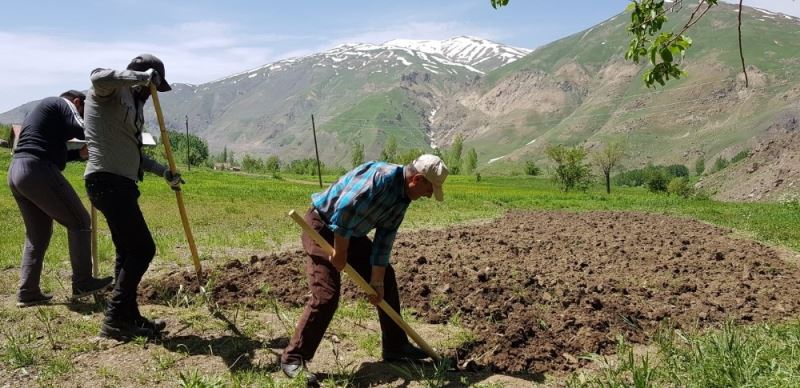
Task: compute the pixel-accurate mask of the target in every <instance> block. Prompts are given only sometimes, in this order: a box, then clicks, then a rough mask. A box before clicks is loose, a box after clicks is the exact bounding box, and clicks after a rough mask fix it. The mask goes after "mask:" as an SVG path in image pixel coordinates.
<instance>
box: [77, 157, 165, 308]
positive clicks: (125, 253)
mask: <svg viewBox="0 0 800 388" xmlns="http://www.w3.org/2000/svg"><path fill="white" fill-rule="evenodd" d="M85 183H86V192H87V194H88V195H89V200H90V201H91V202H92V204H93V205H94V206H95V207H96V208H97V210H99V211H100V212H101V213H103V215H104V216H105V218H106V221H107V222H108V228H109V229H110V230H111V239H112V240H113V241H114V247H115V248H116V253H117V257H116V261H115V263H114V291H113V293H112V295H111V300H110V301H109V303H108V309H107V310H106V318H109V319H113V320H131V319H135V318H137V317H139V316H140V314H139V308H138V305H137V302H136V296H137V289H138V288H139V282H140V281H141V280H142V276H143V275H144V273H145V272H146V271H147V268H148V267H149V266H150V262H151V261H152V260H153V256H155V253H156V245H155V243H154V242H153V236H152V235H151V234H150V230H149V229H148V228H147V223H146V222H145V220H144V216H143V215H142V211H141V209H140V208H139V202H138V199H139V194H140V193H139V188H138V187H137V186H136V182H134V181H132V180H130V179H128V178H125V177H122V176H119V175H116V174H110V173H105V172H98V173H93V174H90V175H88V176H87V177H86V181H85Z"/></svg>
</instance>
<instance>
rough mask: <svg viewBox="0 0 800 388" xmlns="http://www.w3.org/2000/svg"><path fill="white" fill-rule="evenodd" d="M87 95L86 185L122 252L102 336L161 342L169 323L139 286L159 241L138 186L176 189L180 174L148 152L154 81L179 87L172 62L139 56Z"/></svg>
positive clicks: (160, 86)
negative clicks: (150, 179)
mask: <svg viewBox="0 0 800 388" xmlns="http://www.w3.org/2000/svg"><path fill="white" fill-rule="evenodd" d="M91 81H92V87H91V89H89V93H88V95H87V98H86V108H85V109H86V141H87V145H88V148H89V161H88V163H87V164H86V171H85V173H84V180H85V185H86V192H87V193H88V194H89V199H90V200H91V201H92V204H93V205H94V206H95V207H96V208H97V209H98V210H100V212H102V213H103V215H104V216H105V218H106V221H107V222H108V228H109V229H110V230H111V238H112V240H113V241H114V247H115V248H116V261H115V266H114V278H115V282H114V291H113V292H112V294H111V299H110V300H109V302H108V308H107V309H106V314H105V315H106V316H105V319H104V320H103V324H102V327H101V328H100V336H101V337H106V338H113V339H117V340H123V341H124V340H130V339H132V338H134V337H149V338H153V337H158V336H159V335H160V333H161V331H162V330H164V328H165V327H166V322H165V321H163V320H161V319H147V318H145V317H143V316H142V315H141V313H140V312H139V307H138V304H137V301H136V294H137V290H138V287H139V282H140V281H141V280H142V276H143V275H144V273H145V272H146V271H147V268H148V267H149V265H150V261H152V259H153V256H155V252H156V247H155V243H154V242H153V237H152V235H151V234H150V230H149V229H148V227H147V223H146V222H145V220H144V216H143V215H142V211H141V209H140V208H139V203H138V198H139V188H138V186H137V182H139V181H141V180H142V179H143V173H144V171H148V172H151V173H154V174H158V175H159V176H162V177H164V179H166V181H167V183H169V185H170V186H171V187H172V188H173V189H179V188H180V184H181V183H183V181H182V180H181V177H180V174H177V173H175V174H172V173H171V172H170V170H169V169H168V168H167V167H166V166H164V165H162V164H160V163H158V162H156V161H154V160H152V159H149V158H148V157H146V156H144V155H142V151H141V148H142V130H143V129H144V114H143V111H144V104H145V102H147V99H148V98H149V97H150V88H149V85H150V84H151V83H152V84H153V85H156V88H157V90H158V91H160V92H166V91H169V90H172V88H171V87H170V86H169V83H167V80H166V79H165V71H164V64H163V63H162V62H161V60H160V59H158V58H157V57H155V56H153V55H151V54H141V55H139V56H137V57H135V58H134V59H133V60H132V61H131V62H130V64H129V65H128V67H127V69H126V70H113V69H95V70H94V71H92V73H91Z"/></svg>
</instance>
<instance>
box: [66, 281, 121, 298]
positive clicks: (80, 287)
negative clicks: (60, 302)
mask: <svg viewBox="0 0 800 388" xmlns="http://www.w3.org/2000/svg"><path fill="white" fill-rule="evenodd" d="M113 282H114V278H112V277H111V276H107V277H104V278H99V279H98V278H90V279H89V280H87V281H85V282H82V283H80V284H73V285H72V299H80V298H83V297H84V296H89V295H93V294H96V293H98V292H102V291H105V290H106V289H107V288H108V287H109V286H111V283H113Z"/></svg>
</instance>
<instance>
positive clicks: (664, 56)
mask: <svg viewBox="0 0 800 388" xmlns="http://www.w3.org/2000/svg"><path fill="white" fill-rule="evenodd" d="M661 60H662V61H664V62H666V63H671V62H672V53H671V52H670V51H669V49H668V48H666V47H664V48H662V49H661Z"/></svg>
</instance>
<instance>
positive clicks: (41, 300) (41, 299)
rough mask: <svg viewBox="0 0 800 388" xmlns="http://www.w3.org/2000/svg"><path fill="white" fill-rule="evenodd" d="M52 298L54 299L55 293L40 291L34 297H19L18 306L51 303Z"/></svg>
mask: <svg viewBox="0 0 800 388" xmlns="http://www.w3.org/2000/svg"><path fill="white" fill-rule="evenodd" d="M51 300H53V295H50V294H42V293H40V294H39V295H35V296H32V297H24V298H22V297H21V298H19V299H17V307H19V308H22V307H31V306H39V305H43V304H50V301H51Z"/></svg>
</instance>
